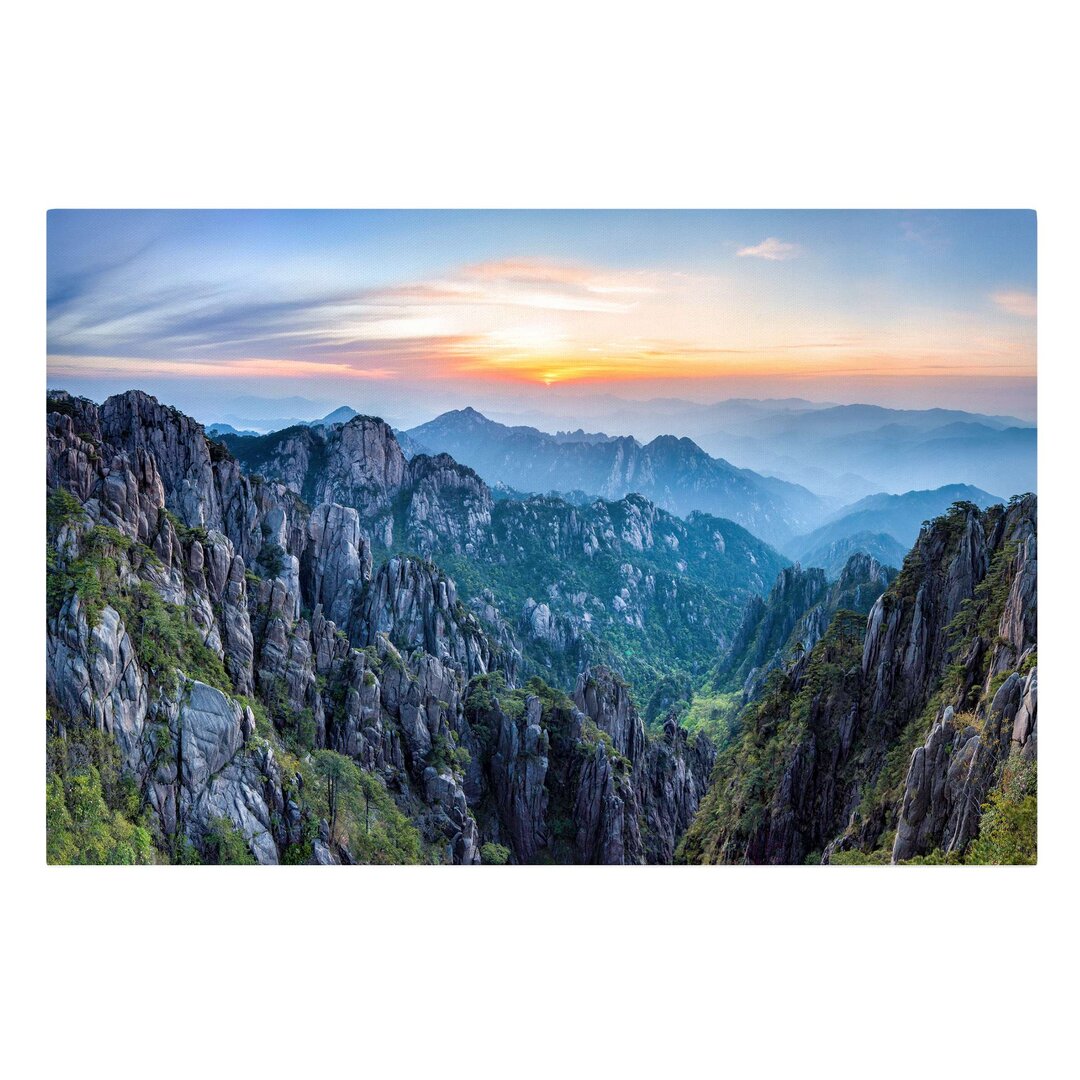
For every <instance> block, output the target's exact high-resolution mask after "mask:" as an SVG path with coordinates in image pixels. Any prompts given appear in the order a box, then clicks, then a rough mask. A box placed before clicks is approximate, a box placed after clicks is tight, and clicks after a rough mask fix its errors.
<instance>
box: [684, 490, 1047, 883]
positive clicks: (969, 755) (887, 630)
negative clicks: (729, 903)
mask: <svg viewBox="0 0 1080 1080" xmlns="http://www.w3.org/2000/svg"><path fill="white" fill-rule="evenodd" d="M1035 533H1036V503H1035V498H1034V496H1028V497H1025V498H1023V499H1020V500H1015V501H1014V502H1013V503H1011V504H1010V505H1009V506H1008V507H1007V508H1005V507H1000V506H999V507H991V508H990V509H989V510H986V511H980V510H979V509H978V508H977V507H975V506H974V505H971V504H957V506H956V507H954V508H953V509H952V510H951V511H950V512H949V513H948V514H947V515H945V516H944V517H942V518H939V519H937V520H936V521H934V522H932V523H931V524H930V525H929V526H928V527H927V528H925V529H924V530H923V532H922V534H920V537H919V539H918V541H917V543H916V545H915V547H914V549H913V550H912V552H911V553H910V555H909V556H908V558H907V560H906V561H905V563H904V567H903V569H902V571H901V573H900V574H899V576H898V577H897V578H896V580H895V581H894V582H893V583H892V584H891V585H890V586H889V588H888V589H887V590H886V591H885V592H884V593H883V594H882V595H881V597H880V598H879V599H878V600H877V601H876V603H875V604H874V606H873V608H872V609H871V611H870V615H869V617H868V618H867V619H866V620H865V624H864V622H863V619H862V618H861V617H859V616H858V615H856V614H854V613H850V612H843V611H841V612H840V613H838V614H837V615H836V616H835V617H834V620H833V622H832V625H831V626H830V628H829V630H828V631H827V632H826V633H825V635H824V636H823V637H822V639H821V640H820V641H819V642H818V644H817V645H816V646H815V647H814V648H813V650H812V651H810V652H807V653H805V654H804V655H802V656H800V657H799V658H798V659H797V660H796V661H795V662H794V663H792V664H791V666H789V667H788V668H786V669H785V670H782V671H779V672H777V673H776V674H775V675H774V676H773V677H772V679H771V680H770V681H769V683H768V684H767V685H766V689H765V692H764V694H763V696H762V698H761V701H760V702H759V703H758V704H757V705H755V706H752V707H751V708H750V709H749V710H748V711H747V713H746V714H744V717H743V720H742V730H741V731H740V732H739V734H738V736H737V737H736V739H735V740H734V741H733V743H732V745H731V746H730V747H728V748H727V749H726V750H725V752H724V754H723V755H722V756H721V758H720V760H719V762H718V764H717V768H716V771H715V773H714V777H713V786H712V788H711V790H710V792H709V794H708V796H707V798H706V799H705V800H704V801H703V803H702V806H701V808H700V809H699V812H698V815H697V817H696V819H695V821H694V823H693V825H692V826H691V828H690V830H689V831H688V833H687V836H686V840H685V843H684V847H683V855H684V857H685V858H687V859H689V860H691V861H721V862H774V863H779V862H803V861H805V860H806V859H807V858H813V859H820V858H823V859H824V860H826V861H836V862H845V861H859V860H860V859H862V860H871V861H888V860H890V859H891V860H893V861H903V860H908V859H911V858H914V857H923V858H942V859H959V858H962V857H965V855H966V854H967V853H969V851H970V849H971V847H972V844H973V841H974V840H975V839H976V837H978V835H979V832H980V820H981V817H982V814H983V807H984V806H985V805H986V804H987V800H988V799H991V800H992V799H993V798H994V797H995V793H996V792H999V791H1000V790H1001V789H1002V788H1003V785H1004V786H1005V787H1008V786H1009V785H1010V784H1012V780H1013V776H1014V774H1015V773H1016V772H1017V771H1018V770H1019V771H1021V772H1024V774H1025V775H1027V769H1026V764H1025V763H1033V762H1034V757H1035V746H1036V740H1037V731H1036V688H1037V676H1036V672H1035V654H1034V646H1035V619H1036V615H1035V610H1036V600H1037V597H1036V564H1035ZM1031 776H1032V781H1031V782H1032V784H1033V773H1032V774H1031ZM1025 783H1026V781H1025ZM1031 794H1032V797H1033V788H1032V792H1031Z"/></svg>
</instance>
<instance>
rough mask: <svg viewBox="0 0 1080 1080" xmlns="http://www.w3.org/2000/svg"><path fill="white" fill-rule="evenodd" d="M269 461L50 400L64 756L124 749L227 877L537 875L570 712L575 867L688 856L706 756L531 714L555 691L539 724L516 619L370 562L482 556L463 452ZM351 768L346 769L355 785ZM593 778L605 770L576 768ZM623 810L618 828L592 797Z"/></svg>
mask: <svg viewBox="0 0 1080 1080" xmlns="http://www.w3.org/2000/svg"><path fill="white" fill-rule="evenodd" d="M384 429H385V430H384ZM280 434H282V433H279V435H280ZM275 447H276V448H275V453H274V457H273V461H272V462H270V461H268V462H267V465H268V466H270V467H267V468H266V469H265V470H264V472H262V473H261V474H254V473H251V472H248V471H245V470H244V469H242V468H241V466H240V464H239V463H238V462H237V461H236V460H235V459H234V458H233V457H232V455H231V454H230V453H229V452H228V450H227V449H226V448H225V446H223V445H222V444H221V443H218V442H215V441H213V440H209V439H207V438H206V437H205V435H204V432H203V429H202V428H201V426H200V425H198V424H197V423H195V422H194V421H192V420H190V419H189V418H187V417H185V416H183V414H181V413H178V412H177V411H175V410H173V409H170V408H168V407H166V406H163V405H161V404H160V403H158V402H157V401H156V400H155V399H153V398H152V397H149V396H148V395H146V394H143V393H140V392H135V391H132V392H129V393H126V394H122V395H118V396H116V397H113V398H110V399H109V400H108V401H107V402H105V404H104V405H102V406H100V407H98V406H95V405H94V404H93V403H91V402H88V401H85V400H82V399H77V398H73V397H70V396H69V395H66V394H63V393H52V394H50V396H49V403H48V439H47V484H48V491H49V511H50V513H49V527H48V538H49V548H48V563H49V604H48V622H47V650H48V685H47V692H48V700H49V706H50V708H49V712H50V721H49V728H50V735H51V737H52V740H53V744H55V746H56V753H57V754H58V755H59V756H60V757H61V758H63V759H65V760H66V761H67V763H68V765H69V766H70V767H71V768H75V765H77V763H78V760H81V759H80V754H81V753H82V751H81V750H80V746H82V745H83V743H82V742H81V741H80V740H84V739H85V738H86V733H88V732H90V733H92V732H95V731H96V732H100V733H102V734H103V735H104V736H107V737H108V740H109V741H110V744H114V745H115V748H116V754H117V755H118V758H119V763H120V769H121V771H122V773H123V776H124V777H125V778H126V780H127V781H130V782H131V783H132V784H133V785H134V789H135V791H136V792H137V799H136V800H135V802H136V803H137V805H138V807H140V808H141V809H139V811H138V812H139V813H140V814H141V815H142V818H140V820H144V821H145V822H146V826H147V828H148V830H150V832H151V833H152V835H153V837H154V844H155V845H156V847H157V848H158V849H159V851H160V854H161V856H162V857H166V858H169V859H172V860H181V861H182V860H185V859H187V858H189V857H190V858H198V857H202V858H214V857H220V855H221V853H222V852H223V851H225V850H227V849H228V850H232V848H231V847H230V844H231V843H232V838H233V837H239V838H240V841H241V844H240V847H241V848H242V849H243V851H242V852H241V853H242V854H243V853H244V852H246V853H247V854H249V855H250V856H251V857H253V858H254V859H256V860H257V861H259V862H264V863H272V862H278V861H311V862H323V863H326V862H332V863H338V862H352V861H357V860H358V859H360V858H363V859H367V860H369V861H371V860H374V861H402V860H405V861H415V860H416V859H417V858H423V859H431V860H434V861H454V862H460V863H475V862H479V861H480V860H481V857H482V856H481V852H482V851H485V850H488V849H491V851H493V852H494V853H495V856H494V860H495V861H499V856H498V852H499V851H500V850H501V849H502V848H503V838H504V837H505V838H509V841H510V842H509V844H508V845H506V848H507V849H508V850H509V852H510V854H509V857H510V858H511V859H512V860H514V861H528V860H530V859H533V858H542V857H544V856H543V855H541V852H542V851H543V850H545V847H544V843H540V838H545V837H549V836H550V835H551V834H552V830H553V829H554V828H555V825H554V824H553V823H552V822H551V821H549V820H547V819H545V817H544V814H543V812H542V804H543V802H544V798H543V796H542V793H541V788H542V787H543V786H544V783H541V785H540V786H539V787H538V786H537V774H538V767H539V762H540V760H541V759H542V758H543V757H544V753H543V751H544V749H545V738H546V744H547V746H548V747H550V744H551V741H552V736H551V735H547V734H546V732H547V730H548V726H549V721H548V720H547V719H545V717H551V716H553V715H554V713H555V712H558V713H559V715H560V716H565V718H566V724H565V725H564V728H560V732H559V735H558V739H559V743H558V753H555V752H552V761H553V763H554V768H553V773H552V775H553V776H554V775H555V774H558V783H557V784H556V782H555V780H554V779H553V780H551V782H550V785H549V786H550V787H551V791H552V792H553V793H551V794H549V796H548V798H549V800H550V801H551V803H552V805H557V806H558V807H560V808H563V809H565V810H566V814H565V819H564V818H560V819H559V822H558V828H559V830H561V832H560V833H559V835H560V837H561V836H564V835H569V830H571V829H572V830H573V832H574V835H575V836H577V834H578V833H579V832H580V833H581V836H582V837H583V839H582V840H581V841H580V843H579V842H577V841H575V844H574V845H573V847H572V849H566V851H564V850H563V849H562V848H559V851H560V853H562V854H567V853H568V852H570V851H571V850H572V854H573V858H574V860H575V861H593V860H597V859H599V860H605V861H656V860H661V861H662V860H663V859H665V858H667V859H670V857H671V852H672V851H673V850H674V845H675V843H676V842H677V839H678V836H679V835H680V833H681V830H682V828H684V827H685V822H686V821H687V820H688V819H689V814H690V813H692V808H693V807H694V806H696V802H697V800H698V799H699V798H700V795H701V793H702V791H703V790H704V786H705V782H706V777H707V774H708V768H709V765H710V764H711V751H710V749H709V747H708V745H707V743H706V742H705V741H703V740H699V742H698V743H696V744H695V745H694V746H693V747H691V746H690V745H689V744H688V743H687V741H686V737H685V735H684V734H680V733H678V732H675V731H672V732H665V733H664V734H663V735H662V736H660V737H658V738H655V739H651V738H647V737H646V736H645V733H644V728H643V726H642V725H641V722H640V719H637V718H636V714H635V719H634V720H633V721H632V722H631V721H630V719H629V714H628V713H627V711H626V705H625V702H622V703H620V702H619V700H618V694H617V693H615V692H614V690H612V692H611V694H609V695H608V696H607V697H603V699H602V700H601V699H598V698H595V697H593V698H591V699H590V702H591V704H590V706H589V707H590V708H591V710H592V712H591V713H587V712H585V711H582V709H581V708H579V707H578V706H576V705H572V704H571V705H570V706H569V708H564V707H563V705H565V703H563V705H560V706H559V708H558V709H554V711H553V706H551V705H550V704H549V706H548V708H547V712H546V713H545V711H544V708H543V707H541V708H540V713H539V714H537V711H536V710H537V705H536V704H533V703H531V701H532V700H536V701H539V696H538V693H539V694H543V695H547V696H548V697H550V695H551V693H552V692H550V691H549V690H548V688H546V687H544V686H543V684H542V683H535V687H534V689H535V691H536V692H534V693H533V699H531V700H530V703H529V704H528V705H527V706H525V708H524V717H525V718H526V719H529V718H531V719H530V722H527V723H524V726H523V727H522V726H521V723H520V720H519V718H517V717H516V716H515V715H514V710H515V703H516V701H517V700H518V699H519V698H520V697H521V695H522V694H523V693H524V691H520V690H515V689H514V686H515V683H516V680H517V678H518V670H519V667H520V664H521V658H520V655H519V654H517V653H516V652H515V647H514V638H513V632H512V630H511V628H510V626H509V624H508V623H506V621H505V620H504V619H503V618H502V616H501V614H500V612H499V611H498V609H497V608H495V606H494V605H488V607H487V609H485V608H484V605H483V603H482V602H481V603H479V604H477V603H476V600H477V599H482V598H474V601H473V603H471V604H468V605H467V604H465V603H462V602H461V601H460V600H459V599H458V596H457V592H456V587H455V585H454V582H453V581H452V580H451V579H450V578H449V577H447V576H446V574H445V573H443V572H442V571H441V570H440V569H439V568H438V567H437V566H435V565H434V564H432V563H431V562H429V561H428V560H426V559H424V558H422V557H418V556H396V557H393V558H389V559H386V560H385V561H383V562H381V563H379V564H377V563H376V561H375V559H374V557H373V552H376V551H378V550H379V549H380V548H385V546H386V543H387V542H388V538H392V536H393V535H394V532H395V530H396V529H398V528H404V529H405V530H406V531H407V533H408V534H409V535H412V536H419V537H423V536H424V535H425V531H426V534H427V535H429V536H431V537H433V538H434V537H438V542H439V544H440V545H444V546H447V547H449V549H450V550H460V551H461V552H463V553H464V552H466V551H467V550H468V545H469V543H471V542H472V538H473V537H475V536H476V535H477V533H478V532H481V531H482V530H483V529H484V528H486V527H487V526H486V522H487V520H488V519H487V518H486V517H485V515H486V514H488V513H489V512H490V493H489V492H487V491H486V488H484V487H483V485H482V484H480V482H479V481H478V480H477V479H476V478H475V477H474V476H470V474H469V472H468V470H463V469H462V468H461V467H460V466H457V465H456V463H455V462H453V461H452V459H449V458H446V457H445V456H439V457H434V458H431V457H427V456H421V457H418V458H414V459H413V461H411V462H406V461H405V458H404V455H402V454H401V452H400V449H399V448H397V444H396V442H395V441H394V440H393V437H392V435H391V434H390V433H389V429H387V428H386V427H385V425H382V424H381V422H378V421H372V420H370V418H363V417H360V418H357V419H355V420H353V421H350V422H349V423H347V424H344V425H334V426H331V427H322V428H305V429H302V430H301V431H299V432H291V433H284V443H282V440H280V439H279V440H278V442H277V443H275ZM403 492H406V493H407V494H408V496H409V499H408V500H407V501H406V500H403V499H402V498H401V496H402V493H403ZM455 530H457V531H455ZM492 680H494V683H492ZM485 681H486V682H487V683H490V684H491V685H493V686H494V692H492V693H490V694H489V697H490V699H491V700H490V705H489V711H490V714H491V715H493V716H495V715H497V716H499V717H501V719H500V720H499V721H498V724H497V725H496V727H497V728H498V730H497V732H494V733H493V739H494V741H493V742H486V741H484V740H482V739H481V738H480V737H479V736H478V735H477V733H476V732H475V731H474V730H473V726H472V723H471V722H470V712H471V714H472V715H474V716H475V715H476V710H475V709H471V710H470V708H469V707H467V701H468V700H469V698H470V687H471V686H473V685H479V684H485ZM531 685H532V684H531ZM537 692H538V693H537ZM609 698H612V699H613V700H612V702H611V703H609V704H605V702H608V699H609ZM503 700H505V701H506V702H507V703H508V709H507V710H504V709H503V708H502V705H501V702H502V701H503ZM594 714H595V715H594ZM533 721H536V722H533ZM627 724H629V725H630V728H627V727H626V725H627ZM609 728H611V729H612V731H613V732H614V734H608V729H609ZM519 729H520V730H519ZM534 729H539V731H540V733H541V734H539V735H538V734H537V732H536V730H534ZM630 729H632V730H633V731H634V732H635V734H634V735H633V738H631V739H630V740H629V741H627V739H628V738H629V736H628V735H627V734H626V732H627V731H628V730H630ZM579 730H580V733H581V734H580V736H579V735H578V734H576V733H577V732H578V731H579ZM514 732H517V735H515V734H514ZM515 740H516V741H515ZM51 745H52V744H51ZM500 747H501V750H500ZM335 755H338V756H340V757H341V758H342V759H344V760H345V761H346V762H347V763H351V764H350V765H349V768H348V769H345V771H344V772H342V771H341V770H342V768H343V766H342V765H341V764H340V762H338V760H337V757H336V756H335ZM585 757H587V759H588V763H589V767H588V768H587V769H586V768H584V767H582V768H580V769H579V768H577V766H576V764H575V766H574V767H573V768H571V767H570V763H571V762H575V763H576V762H578V760H579V759H583V758H585ZM523 761H524V762H529V761H533V762H534V765H533V766H532V767H531V771H530V767H528V766H523V764H522V762H523ZM73 763H74V764H73ZM354 767H355V769H354V771H352V772H350V771H349V769H353V768H354ZM335 770H336V771H335ZM638 772H640V775H637V773H638ZM65 775H67V773H65ZM103 775H104V773H103ZM545 775H546V774H545ZM343 777H344V779H342V778H343ZM545 782H546V781H545ZM340 784H346V786H347V784H354V785H357V787H356V789H355V792H359V793H360V794H359V795H357V796H356V806H357V807H359V806H362V807H363V816H362V818H357V819H356V821H354V822H353V826H354V827H353V828H352V831H349V829H348V828H345V827H343V826H341V824H340V820H339V816H338V814H337V795H336V794H335V792H337V791H338V790H339V788H338V787H336V786H335V785H340ZM50 790H52V789H50ZM355 792H354V794H355ZM616 797H617V798H618V799H619V800H620V802H621V805H622V821H623V826H622V828H621V830H614V831H613V829H614V826H612V825H611V824H610V822H609V821H608V817H607V816H606V815H608V814H609V811H610V809H611V808H610V807H609V806H608V803H607V802H605V803H604V805H603V806H598V805H597V804H596V800H598V799H599V800H601V801H603V800H608V801H610V800H611V799H613V798H616ZM612 805H613V804H612ZM567 808H572V809H567ZM357 813H359V811H357ZM360 821H362V825H360V824H357V822H360ZM525 822H531V823H532V824H531V825H529V826H526V825H525V824H523V823H525ZM567 822H569V823H570V824H567ZM530 829H531V830H532V831H531V832H530ZM597 830H599V832H598V831H597ZM635 830H637V832H638V834H639V836H640V834H641V833H642V830H644V834H645V836H646V839H639V840H636V841H635V840H633V839H632V838H633V835H634V832H635ZM616 833H618V834H619V835H620V836H622V835H625V836H626V837H628V838H629V839H626V840H625V841H624V842H622V843H621V844H619V843H616V842H615V840H614V839H613V837H614V836H615V834H616ZM601 835H602V836H603V837H605V838H607V839H603V840H601V839H595V840H589V839H587V838H588V837H594V838H595V837H600V836H601ZM530 836H531V837H532V838H533V839H532V840H531V841H530V839H529V837H530ZM545 843H547V841H545ZM560 843H561V840H560ZM546 850H547V852H548V855H550V851H551V850H552V849H551V848H550V846H548V847H547V848H546Z"/></svg>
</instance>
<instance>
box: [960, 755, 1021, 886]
mask: <svg viewBox="0 0 1080 1080" xmlns="http://www.w3.org/2000/svg"><path fill="white" fill-rule="evenodd" d="M1037 781H1038V776H1037V768H1036V765H1035V762H1033V761H1032V762H1024V761H1019V760H1016V759H1013V760H1010V761H1009V762H1007V763H1006V765H1005V770H1004V774H1003V776H1002V779H1001V783H1000V784H998V786H997V787H996V788H994V790H993V791H991V792H990V797H989V798H988V799H987V801H986V802H985V803H984V804H983V814H982V818H981V819H980V820H979V835H978V837H977V838H976V839H975V840H974V841H973V842H972V844H971V846H970V847H969V848H968V850H967V854H966V856H965V859H964V861H965V862H967V863H991V864H994V865H999V864H1005V863H1008V864H1013V863H1021V864H1025V865H1029V866H1030V865H1034V864H1035V863H1036V862H1037V861H1038V828H1037V818H1038V790H1037V789H1038V782H1037Z"/></svg>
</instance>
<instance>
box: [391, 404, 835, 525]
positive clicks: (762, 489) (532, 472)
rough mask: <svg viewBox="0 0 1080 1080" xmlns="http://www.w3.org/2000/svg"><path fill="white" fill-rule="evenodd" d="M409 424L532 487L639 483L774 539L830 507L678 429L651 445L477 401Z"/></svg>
mask: <svg viewBox="0 0 1080 1080" xmlns="http://www.w3.org/2000/svg"><path fill="white" fill-rule="evenodd" d="M407 434H408V436H409V439H410V441H411V444H412V445H413V446H415V447H426V448H427V449H428V450H429V451H433V452H440V451H441V452H445V453H448V454H451V455H452V456H453V457H454V458H455V459H456V460H458V461H461V462H463V463H464V464H466V465H469V466H471V467H472V468H474V469H475V470H476V471H477V472H478V473H479V474H480V475H481V476H482V477H483V478H484V479H485V480H486V481H487V482H488V483H489V484H495V483H501V484H505V485H507V486H508V487H510V488H513V489H515V490H518V491H527V492H546V491H558V492H564V491H572V490H575V489H576V490H579V491H583V492H586V493H588V494H589V495H591V496H593V497H600V498H604V499H621V498H622V497H623V496H625V495H628V494H630V493H632V492H636V493H638V494H641V495H644V496H645V497H646V498H648V499H650V500H651V501H652V502H654V503H656V504H657V505H658V506H660V507H662V508H663V509H665V510H669V511H671V512H672V513H674V514H679V515H681V516H685V515H688V514H690V513H692V512H694V511H703V512H706V513H710V514H714V515H716V516H718V517H724V518H729V519H731V520H732V521H735V522H737V523H738V524H740V525H742V526H744V527H745V528H747V529H749V530H750V531H751V532H752V533H753V534H754V535H755V536H760V537H762V538H763V539H764V540H767V541H768V542H769V543H771V544H780V543H781V542H782V541H784V540H786V539H788V538H789V537H791V536H793V535H795V534H797V533H804V532H807V531H808V530H809V529H811V528H812V527H813V526H814V525H816V524H817V522H818V521H820V519H821V517H822V515H823V513H824V510H825V506H824V504H823V503H822V501H821V500H820V499H819V498H818V497H817V496H816V495H814V494H813V493H812V492H810V491H808V490H807V489H806V488H804V487H800V486H799V485H797V484H791V483H787V482H786V481H783V480H777V479H775V478H773V477H769V476H761V475H760V474H758V473H755V472H752V471H751V470H749V469H738V468H736V467H735V466H734V465H731V464H729V463H728V462H727V461H724V460H723V459H721V458H714V457H710V456H709V455H708V454H707V453H705V451H704V450H702V449H701V447H700V446H697V445H696V444H695V443H693V442H692V441H691V440H690V439H685V438H683V439H679V438H676V437H674V436H671V435H661V436H658V437H657V438H655V439H653V440H652V441H651V442H650V443H648V444H647V445H645V446H642V445H641V444H640V443H639V442H638V441H637V440H636V439H634V438H633V437H631V436H629V435H624V436H609V435H604V434H588V433H586V432H583V431H577V432H569V433H565V432H564V433H560V434H556V435H552V434H548V433H547V432H543V431H538V430H537V429H536V428H531V427H507V426H506V425H504V424H499V423H496V422H495V421H493V420H489V419H488V418H487V417H485V416H483V415H482V414H481V413H478V412H477V411H476V410H475V409H458V410H455V411H453V412H448V413H444V414H443V415H442V416H439V417H437V418H436V419H434V420H432V421H430V422H429V423H427V424H421V425H420V426H419V427H416V428H411V429H410V430H409V432H408V433H407Z"/></svg>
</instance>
